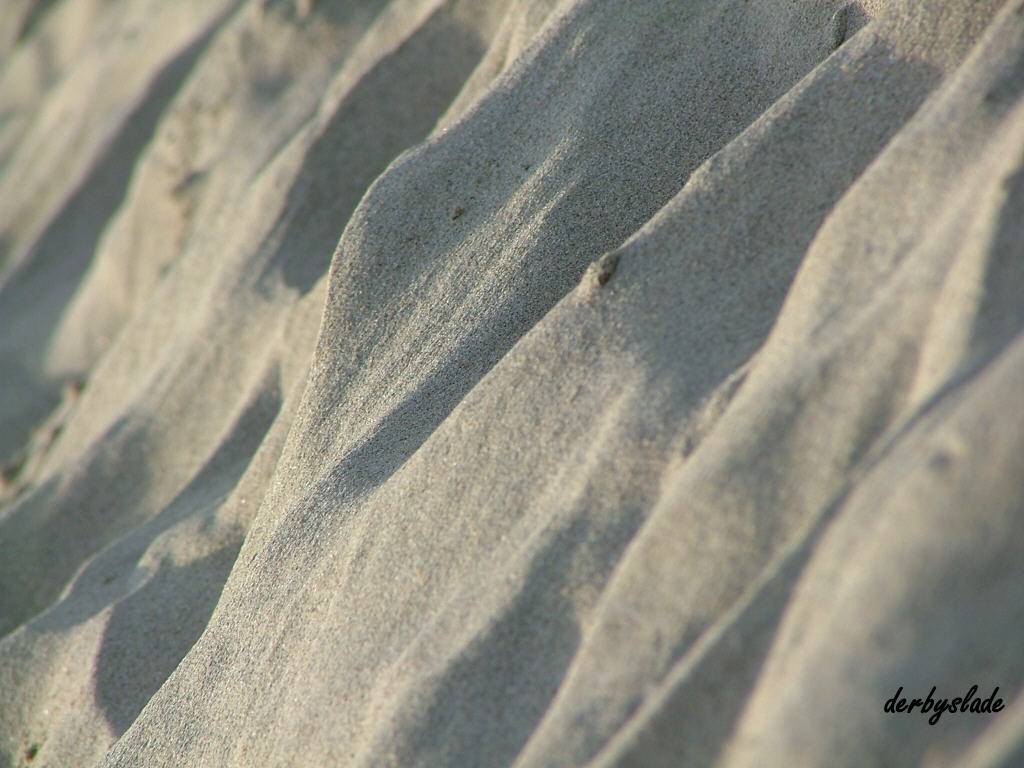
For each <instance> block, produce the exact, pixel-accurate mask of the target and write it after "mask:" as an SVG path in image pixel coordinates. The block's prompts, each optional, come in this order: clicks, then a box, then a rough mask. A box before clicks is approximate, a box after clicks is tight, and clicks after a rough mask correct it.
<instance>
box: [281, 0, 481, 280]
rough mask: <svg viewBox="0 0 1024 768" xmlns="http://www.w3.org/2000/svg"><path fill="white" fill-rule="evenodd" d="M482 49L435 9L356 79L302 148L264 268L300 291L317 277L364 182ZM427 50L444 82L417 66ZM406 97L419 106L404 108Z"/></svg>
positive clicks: (426, 129) (432, 119)
mask: <svg viewBox="0 0 1024 768" xmlns="http://www.w3.org/2000/svg"><path fill="white" fill-rule="evenodd" d="M484 50H485V49H484V46H483V43H482V41H481V40H479V38H478V37H477V36H476V34H474V33H473V32H472V31H471V30H468V29H466V28H465V27H464V26H462V25H461V24H460V23H459V22H458V20H457V19H455V18H453V17H452V16H451V14H450V13H448V12H447V11H446V10H445V9H441V10H438V11H435V12H434V13H433V14H431V15H430V17H429V18H428V19H427V20H426V21H425V22H424V23H423V24H422V25H421V26H420V27H419V28H418V29H417V30H416V31H415V32H414V33H413V34H412V35H411V36H410V37H409V38H408V39H407V40H405V41H404V42H403V43H402V44H401V45H400V46H399V47H398V48H397V49H396V50H395V51H393V52H392V53H390V54H389V55H387V56H385V57H383V58H382V59H381V60H380V61H379V62H378V63H377V64H376V65H375V66H374V67H373V68H372V69H371V70H370V71H369V72H367V73H366V74H364V75H363V76H362V77H360V78H359V81H358V82H357V83H356V84H355V86H354V87H353V88H352V90H351V91H350V92H349V93H348V94H346V96H345V98H344V99H343V101H342V102H341V104H340V105H339V106H338V109H337V110H336V111H335V113H334V115H332V117H331V119H330V121H329V122H328V123H327V125H326V126H325V127H324V128H323V130H322V131H321V133H320V136H319V137H318V138H317V140H316V141H315V143H314V144H313V146H312V147H311V148H310V149H309V150H308V151H307V153H306V157H305V158H304V160H303V164H302V171H301V172H300V181H299V182H298V183H297V184H296V185H295V186H294V187H293V188H292V190H291V192H290V193H289V198H288V202H287V204H286V205H285V214H284V215H283V216H282V224H280V225H279V226H283V227H284V232H283V234H282V235H280V238H281V241H280V242H281V244H280V246H279V247H278V248H277V249H276V252H275V254H274V256H273V258H272V260H271V262H270V264H269V265H268V266H267V267H266V272H267V273H273V272H277V271H278V270H279V271H280V274H281V276H282V277H283V278H284V282H285V283H286V284H287V285H289V286H291V287H292V288H295V289H296V290H298V291H299V292H300V293H302V294H305V293H307V292H308V291H309V290H310V289H311V288H312V287H313V285H315V284H316V282H317V281H318V280H319V279H320V277H321V276H322V275H323V274H324V273H325V272H326V271H327V267H328V266H329V265H330V263H331V257H332V255H333V253H334V247H335V245H337V242H338V238H339V237H340V235H341V232H342V230H343V229H344V227H345V224H346V223H347V222H348V219H349V217H350V216H351V214H352V211H353V210H354V209H355V207H356V205H357V204H358V203H359V201H360V200H361V199H362V196H363V194H364V193H365V191H366V189H367V188H368V187H369V186H370V185H371V184H372V183H373V181H374V179H376V178H377V177H378V176H379V175H380V174H381V173H382V172H383V171H384V169H385V168H387V166H388V164H389V163H390V162H391V161H392V160H394V158H395V157H397V156H398V155H399V154H400V153H401V152H402V151H403V150H405V149H406V148H408V147H410V146H413V145H414V144H416V143H417V142H419V141H422V140H423V139H424V138H425V137H426V136H427V134H429V133H430V131H431V129H432V128H433V127H434V125H435V123H436V122H437V120H438V118H439V117H440V116H441V115H442V114H443V113H444V111H445V109H447V107H448V106H449V105H450V104H451V102H452V99H454V98H455V97H456V96H457V95H458V93H459V91H460V89H461V87H462V85H463V83H464V81H465V80H466V78H468V77H469V75H470V74H471V73H472V72H473V69H474V68H475V67H476V65H477V63H478V62H479V61H480V58H481V57H482V56H483V53H484ZM431 51H444V58H445V60H446V71H449V72H451V73H452V77H451V79H450V80H448V81H446V82H445V83H443V84H439V83H438V81H437V78H436V77H435V76H434V75H433V73H432V72H431V71H430V70H427V69H424V68H423V67H421V66H419V62H421V61H422V60H423V59H424V58H425V57H427V56H428V55H430V52H431ZM439 85H440V86H441V87H439ZM409 103H417V105H418V109H416V110H410V109H408V104H409ZM371 131H375V134H376V142H375V145H374V146H373V148H372V151H367V148H366V147H365V146H364V142H363V137H365V136H366V135H367V134H368V133H369V132H371ZM339 157H347V158H349V159H348V168H347V173H346V174H345V177H344V178H342V179H339V178H338V174H337V173H336V172H335V171H334V167H335V163H336V162H337V158H339ZM339 187H340V189H339Z"/></svg>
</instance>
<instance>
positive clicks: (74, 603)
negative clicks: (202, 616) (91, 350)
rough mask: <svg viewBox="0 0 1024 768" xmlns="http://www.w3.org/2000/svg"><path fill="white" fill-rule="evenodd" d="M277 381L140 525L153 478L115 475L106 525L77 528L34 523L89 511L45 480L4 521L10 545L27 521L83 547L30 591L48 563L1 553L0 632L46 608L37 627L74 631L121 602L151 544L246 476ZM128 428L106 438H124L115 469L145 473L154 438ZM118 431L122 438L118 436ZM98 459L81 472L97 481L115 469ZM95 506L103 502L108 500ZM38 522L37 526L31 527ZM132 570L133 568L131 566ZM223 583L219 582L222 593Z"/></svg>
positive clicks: (41, 533) (60, 522)
mask: <svg viewBox="0 0 1024 768" xmlns="http://www.w3.org/2000/svg"><path fill="white" fill-rule="evenodd" d="M275 379H276V371H275V372H274V373H273V374H272V375H271V376H270V378H268V379H267V382H266V383H265V384H264V386H263V387H262V388H261V389H260V391H259V392H258V394H257V395H256V397H255V398H254V399H253V401H252V402H251V403H249V404H248V406H247V407H246V408H245V409H244V410H243V411H242V413H241V414H240V415H239V416H238V418H237V420H236V422H235V424H234V425H233V426H232V428H231V430H230V432H229V434H228V436H227V437H226V439H225V440H224V441H223V442H222V443H221V444H220V445H219V446H218V448H217V449H216V451H215V452H214V453H213V454H212V455H211V456H210V457H209V458H208V459H207V461H206V462H205V463H204V464H203V466H202V467H201V468H200V469H199V470H197V472H196V474H195V476H194V477H193V479H192V481H191V482H190V483H189V484H188V485H187V486H186V487H185V488H184V489H183V490H182V491H181V492H180V493H178V495H177V496H176V497H175V499H174V500H173V501H171V502H170V503H169V504H168V505H167V506H166V507H165V508H164V509H163V510H162V511H160V512H159V514H157V515H156V516H155V517H153V518H152V519H149V520H146V521H144V522H141V523H138V522H137V521H134V520H133V519H132V514H133V513H135V514H137V513H138V510H137V509H135V507H136V506H137V499H138V498H140V497H141V496H142V494H143V493H144V491H145V485H146V483H145V482H141V483H140V482H136V483H133V484H132V485H129V486H125V485H123V484H118V483H117V479H116V478H114V477H111V478H109V480H108V481H107V482H105V483H103V484H102V485H103V488H102V490H101V492H106V493H108V499H109V501H108V502H107V507H108V508H107V511H106V514H107V515H108V519H107V520H106V521H105V525H104V526H103V527H102V528H100V527H99V526H97V525H96V524H95V523H94V522H92V521H90V520H89V519H84V520H76V521H75V522H76V525H69V524H68V520H67V519H66V518H65V517H64V516H62V515H61V514H53V515H51V516H50V518H49V523H48V524H43V525H39V524H38V521H36V520H35V515H36V514H38V509H39V508H47V507H49V508H51V509H52V510H53V511H54V513H59V512H60V511H61V510H68V509H74V508H86V502H87V500H86V499H83V498H81V497H78V498H73V497H69V496H68V495H67V494H66V493H65V494H63V495H58V490H59V485H58V483H56V482H55V481H53V480H50V481H48V482H47V483H45V484H44V485H43V486H42V487H40V488H38V489H37V490H36V491H34V492H33V493H32V495H31V496H29V497H26V498H25V499H24V500H23V503H22V504H20V505H18V506H16V507H14V509H13V510H12V514H11V515H10V517H8V518H7V519H5V520H4V529H5V539H4V541H3V549H7V548H8V547H13V546H15V542H14V541H12V540H11V538H10V537H11V536H12V534H15V535H16V534H17V531H18V527H19V520H21V522H22V524H23V525H25V526H26V531H25V535H26V536H29V535H31V536H32V537H33V539H40V540H41V541H50V542H59V544H58V545H61V546H64V547H65V549H66V550H67V551H69V552H71V551H74V550H77V551H78V554H77V556H76V557H69V558H67V559H66V560H65V561H62V562H61V563H53V564H47V565H46V566H45V571H46V572H45V578H37V579H36V580H35V583H34V584H31V587H32V588H31V590H30V589H29V588H28V587H29V586H30V585H25V586H24V587H22V588H19V587H17V586H16V584H17V583H18V581H19V580H20V579H22V578H24V575H25V573H35V572H36V571H38V570H39V569H40V568H41V564H40V563H35V562H33V563H19V562H18V561H19V560H20V558H14V557H0V577H2V582H0V583H2V585H3V589H0V596H6V595H10V599H9V600H0V608H3V611H2V612H0V621H2V622H3V623H2V624H0V636H2V634H3V633H5V632H7V631H10V630H12V629H14V628H15V627H16V626H17V625H18V624H21V623H22V622H25V621H28V620H29V619H30V618H31V617H32V616H33V615H35V614H37V613H39V612H40V611H45V613H42V614H41V615H40V616H39V619H38V628H40V629H45V630H50V631H58V630H62V629H69V628H70V627H72V626H74V625H76V624H80V623H82V622H84V621H87V620H88V619H89V618H90V617H91V616H93V615H94V614H95V613H97V612H98V611H100V610H103V609H104V608H105V607H106V606H108V605H110V603H111V601H112V600H117V599H119V596H118V591H119V590H124V589H128V590H130V589H132V584H131V578H130V574H131V573H132V572H134V570H135V566H134V562H135V561H136V560H137V559H138V558H139V557H140V556H141V555H142V553H143V552H145V549H146V547H147V546H148V545H149V544H150V543H151V542H153V541H154V540H156V539H157V538H158V537H159V536H160V535H161V534H162V533H164V532H165V531H167V530H168V529H170V528H172V527H173V526H174V525H176V524H178V523H179V522H181V521H182V520H183V519H185V518H186V517H188V516H190V515H192V514H195V513H196V512H197V511H198V510H203V509H206V508H215V507H216V506H217V505H219V504H220V503H222V502H223V499H224V498H225V497H226V496H227V495H228V494H229V493H230V491H231V489H232V488H234V486H235V485H236V484H237V482H238V481H239V479H240V478H241V477H242V475H243V474H244V472H245V469H246V467H248V465H249V462H250V461H251V459H252V456H253V455H254V454H255V452H256V451H257V450H258V448H259V447H260V445H261V443H262V441H263V438H264V435H265V434H266V432H267V430H269V429H270V426H271V425H272V424H273V422H274V419H276V418H277V414H278V413H279V411H280V408H281V401H280V394H279V391H280V390H279V387H278V386H276V385H275V384H273V382H274V380H275ZM126 429H127V427H126V425H125V424H124V423H120V422H119V424H117V425H115V426H114V427H113V428H112V430H111V431H110V432H109V433H108V435H107V436H105V437H104V438H103V439H102V443H103V444H105V445H110V444H112V443H115V442H118V441H119V442H120V443H121V445H122V446H123V448H122V451H123V455H124V456H125V460H123V461H122V462H119V463H118V464H117V465H116V468H117V470H118V471H119V472H121V473H123V472H126V471H127V467H128V466H129V465H128V463H127V460H128V459H131V460H132V464H131V465H130V466H131V474H133V475H135V476H136V477H137V479H138V478H141V477H144V473H143V470H144V467H145V465H146V461H147V453H148V452H147V450H146V445H147V441H148V439H149V438H148V437H147V434H146V430H145V429H141V430H129V431H128V432H126V431H125V430H126ZM115 435H121V437H120V438H117V437H115ZM108 450H109V449H108ZM95 461H96V463H97V466H96V468H95V469H90V468H89V467H88V466H87V467H86V468H85V469H84V470H83V471H82V475H83V476H85V477H93V478H95V477H97V476H100V475H102V474H103V473H104V469H105V468H107V467H109V466H110V465H109V463H107V462H108V461H109V455H107V456H104V455H103V452H100V453H99V454H97V456H96V459H95ZM72 487H73V486H72ZM111 490H113V493H111ZM95 506H98V507H100V508H102V507H103V505H101V504H97V505H95ZM115 516H116V518H117V519H115ZM69 517H70V516H69ZM71 519H74V518H73V517H72V518H71ZM33 522H35V523H36V525H35V526H33V527H31V528H28V526H31V525H32V523H33ZM12 529H13V530H12ZM52 545H53V544H51V546H52ZM31 549H33V550H37V551H41V549H42V547H41V546H40V545H38V544H37V545H34V546H33V547H32V548H31ZM96 553H99V554H98V555H96ZM0 554H2V550H0ZM94 555H95V556H94ZM90 558H92V559H91V560H90ZM4 560H6V561H7V562H2V561H4ZM86 561H88V564H87V565H86V566H85V567H84V568H83V569H82V571H81V573H79V574H78V576H77V577H75V580H74V583H73V585H72V587H71V589H70V591H69V592H68V594H67V596H65V597H64V598H63V599H62V600H61V601H60V602H59V603H57V604H56V605H54V606H53V607H52V608H51V609H49V610H46V606H48V605H49V604H50V603H51V601H52V600H53V599H54V598H55V597H56V596H57V594H59V593H60V591H61V590H63V589H64V586H65V584H66V583H67V580H68V579H69V578H71V576H72V574H73V573H74V572H75V570H76V569H77V568H79V566H80V564H81V563H83V562H86ZM19 565H20V566H21V567H20V568H19ZM126 568H128V569H130V570H129V571H126V570H125V569H126ZM111 575H113V576H114V579H113V580H109V579H108V577H110V576H111ZM225 577H226V573H225ZM124 579H128V581H124ZM100 583H102V584H103V585H105V588H104V589H99V590H97V585H98V584H100ZM221 584H222V582H221ZM219 588H220V587H219V586H218V587H217V590H218V594H219ZM15 596H17V597H15ZM186 650H187V649H186Z"/></svg>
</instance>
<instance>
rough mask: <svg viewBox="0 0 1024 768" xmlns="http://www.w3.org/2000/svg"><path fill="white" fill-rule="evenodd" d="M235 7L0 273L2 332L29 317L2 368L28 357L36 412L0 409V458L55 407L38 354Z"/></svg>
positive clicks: (163, 79)
mask: <svg viewBox="0 0 1024 768" xmlns="http://www.w3.org/2000/svg"><path fill="white" fill-rule="evenodd" d="M236 7H237V4H236V5H235V6H232V7H231V8H229V9H228V10H227V11H226V12H225V13H224V14H222V15H221V16H220V17H219V18H218V19H217V20H216V21H215V22H214V23H212V24H211V25H210V26H209V28H207V29H206V30H205V31H204V32H203V34H202V35H201V36H199V37H198V38H197V39H196V40H195V41H194V42H193V43H192V44H191V45H189V46H188V47H187V48H185V49H184V50H183V51H181V52H180V53H178V54H177V56H175V57H174V59H172V60H171V61H170V62H169V63H168V64H167V65H165V66H164V68H163V69H162V70H161V71H160V73H159V74H158V75H157V76H156V77H155V79H154V80H153V83H152V85H151V86H150V87H149V89H148V90H147V93H146V97H145V98H144V99H143V100H142V102H141V103H139V105H138V106H136V108H135V109H134V110H133V111H132V113H131V114H130V115H129V116H128V117H126V118H125V120H124V123H123V125H122V127H121V129H120V130H119V132H118V133H117V135H116V136H114V137H112V138H111V139H110V141H109V143H108V145H107V148H106V150H105V152H104V153H103V155H102V157H100V158H99V159H98V160H97V161H96V163H95V165H94V167H93V168H92V170H91V171H90V172H89V173H88V174H87V175H86V177H85V178H84V179H83V180H82V182H81V184H80V185H79V186H78V189H77V190H76V191H75V192H74V194H73V195H72V196H71V197H70V199H69V200H68V201H67V202H66V203H65V204H64V206H63V208H62V209H61V210H60V212H59V213H58V214H57V215H56V216H55V217H54V219H53V220H52V221H51V222H50V223H49V224H48V226H47V227H46V229H45V231H44V232H43V233H42V234H41V235H40V237H39V238H38V240H37V241H36V242H35V243H34V244H33V245H32V246H31V252H30V253H29V254H28V255H27V256H26V257H24V258H22V257H21V256H20V255H19V254H14V260H15V263H16V264H17V266H15V267H14V271H13V272H12V273H11V274H7V275H2V282H0V327H4V326H5V325H8V324H13V322H14V319H15V318H18V317H19V316H25V315H29V314H31V315H32V316H33V318H34V322H33V323H32V325H31V327H25V328H24V329H23V332H22V333H21V335H20V338H19V339H18V344H19V347H18V349H17V351H16V352H15V354H16V355H17V359H16V360H12V361H11V362H10V363H9V362H8V360H7V358H8V356H11V355H12V353H11V352H10V351H8V350H5V349H3V347H2V346H0V367H8V366H9V365H22V366H24V365H25V361H26V360H27V361H31V367H30V368H29V367H27V366H26V367H25V374H26V376H27V377H29V378H30V380H31V386H32V389H34V391H35V393H36V395H35V397H34V398H33V399H32V400H29V401H28V402H29V403H30V404H34V405H35V407H36V409H37V410H35V411H34V412H32V413H25V412H21V413H18V414H13V415H11V416H8V414H7V413H5V412H4V410H3V409H0V435H2V437H0V458H2V457H3V455H4V453H5V452H9V451H11V450H13V449H14V448H16V445H17V444H23V443H24V441H25V440H26V439H27V437H28V430H31V428H32V427H33V426H34V425H35V424H36V423H38V422H39V421H40V420H41V419H42V418H43V417H44V416H45V415H46V412H47V410H48V409H49V408H52V407H53V406H54V405H55V404H56V403H57V402H58V398H57V393H58V392H59V390H60V385H61V384H60V382H59V381H53V380H51V379H50V378H49V377H47V376H46V375H45V374H44V373H43V355H44V353H45V350H46V349H47V345H48V343H49V340H50V338H51V337H52V335H53V333H54V331H55V330H56V328H57V325H58V323H59V322H60V319H61V316H62V315H63V313H64V310H65V309H66V307H67V305H68V302H69V300H70V299H71V297H72V296H73V295H74V293H75V291H76V290H77V288H78V285H79V283H80V282H81V279H82V276H83V275H84V274H85V272H86V270H87V269H88V268H89V265H90V264H91V263H92V260H93V256H94V255H95V252H96V247H97V245H98V244H99V241H100V237H101V235H102V234H103V231H104V229H105V228H106V226H107V224H108V222H109V221H110V219H111V218H112V217H113V216H114V215H115V214H116V213H117V211H118V209H119V208H120V206H121V204H122V202H123V201H124V198H125V195H126V194H127V191H128V184H129V181H130V179H131V176H132V172H133V171H134V170H135V165H136V162H137V160H138V159H139V156H140V155H141V153H142V151H143V149H144V148H145V147H146V145H147V144H148V143H149V141H150V139H151V138H152V137H153V134H154V132H155V131H156V128H157V125H158V124H159V122H160V119H161V117H163V115H164V114H165V112H166V110H167V107H168V106H169V105H170V103H171V101H172V100H173V98H174V96H175V95H176V94H177V92H178V90H179V89H180V88H181V86H182V84H183V83H184V82H185V79H186V78H187V77H188V74H189V72H191V71H192V68H193V67H194V65H195V64H196V62H197V61H198V60H199V58H200V56H201V55H202V53H203V51H204V50H205V49H206V47H207V45H208V44H209V43H210V41H211V40H212V39H213V37H214V36H215V35H216V33H217V31H218V30H219V29H220V28H221V26H222V25H223V24H224V22H225V21H226V20H227V19H228V18H229V17H230V16H231V14H232V13H234V10H235V8H236ZM81 373H85V372H84V371H83V372H81ZM23 402H24V401H23Z"/></svg>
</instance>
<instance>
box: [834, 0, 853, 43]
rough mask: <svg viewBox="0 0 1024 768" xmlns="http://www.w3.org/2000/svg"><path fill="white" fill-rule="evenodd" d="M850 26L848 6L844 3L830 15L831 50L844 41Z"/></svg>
mask: <svg viewBox="0 0 1024 768" xmlns="http://www.w3.org/2000/svg"><path fill="white" fill-rule="evenodd" d="M849 27H850V6H849V5H844V6H843V7H842V8H840V9H839V10H838V11H836V12H835V13H834V14H833V15H832V50H833V51H834V50H836V49H837V48H838V47H839V46H841V45H842V44H843V43H845V42H846V34H847V32H848V31H849Z"/></svg>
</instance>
